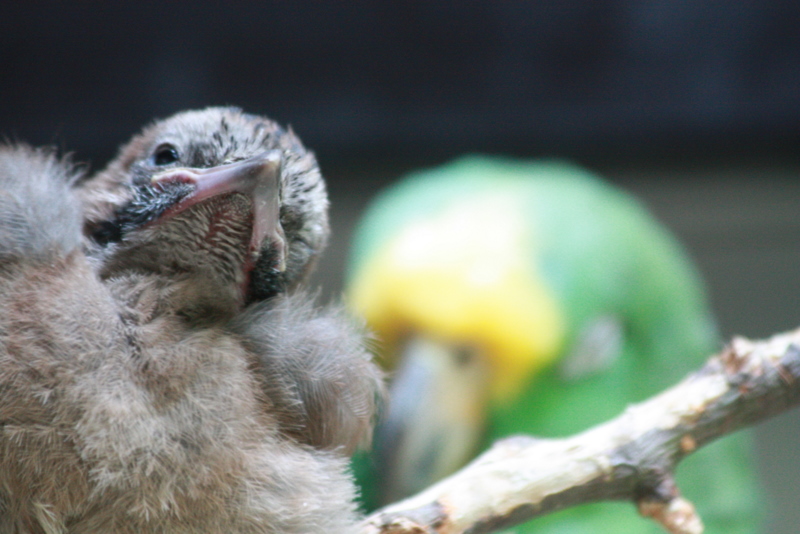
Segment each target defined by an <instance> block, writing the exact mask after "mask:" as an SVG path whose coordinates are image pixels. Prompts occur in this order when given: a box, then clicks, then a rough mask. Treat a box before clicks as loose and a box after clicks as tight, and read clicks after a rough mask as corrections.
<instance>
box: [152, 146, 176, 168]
mask: <svg viewBox="0 0 800 534" xmlns="http://www.w3.org/2000/svg"><path fill="white" fill-rule="evenodd" d="M176 161H178V149H177V148H175V147H174V146H172V145H170V144H163V145H159V146H158V148H156V151H155V152H153V164H154V165H158V166H161V165H169V164H170V163H175V162H176Z"/></svg>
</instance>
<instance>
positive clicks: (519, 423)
mask: <svg viewBox="0 0 800 534" xmlns="http://www.w3.org/2000/svg"><path fill="white" fill-rule="evenodd" d="M346 293H347V298H348V300H349V302H350V304H351V306H352V307H353V308H354V309H355V310H356V311H357V312H358V313H360V314H361V315H363V316H364V317H365V319H366V321H367V323H368V325H369V326H370V327H371V328H372V329H373V330H374V332H375V333H376V336H377V338H378V349H377V350H378V352H379V357H380V359H381V361H382V363H383V364H384V365H385V366H386V368H387V369H389V370H390V376H391V377H392V384H391V391H390V402H389V408H388V409H387V411H386V413H385V414H384V417H383V421H382V422H381V423H380V425H379V427H378V430H377V433H376V441H375V445H374V448H373V450H372V451H371V452H370V453H369V454H368V455H364V456H361V457H356V458H355V459H354V463H353V465H354V471H355V472H356V477H357V479H359V482H360V484H361V487H362V495H363V502H364V507H365V508H366V509H367V510H369V509H373V508H375V507H377V506H379V505H382V504H387V503H389V502H393V501H396V500H398V499H400V498H402V497H405V496H408V495H410V494H413V493H415V492H417V491H419V490H421V489H423V488H425V487H427V486H429V485H430V484H431V483H433V482H435V481H436V480H438V479H440V478H442V477H444V476H446V475H448V474H450V473H451V472H453V471H455V470H456V469H458V468H459V467H461V466H463V465H464V464H466V463H467V462H468V461H469V460H470V459H471V458H473V457H474V456H475V455H476V454H477V453H478V452H480V451H481V450H482V449H484V448H485V447H487V446H488V445H490V444H491V443H492V442H493V441H495V440H497V439H498V438H502V437H504V436H509V435H513V434H529V435H534V436H538V437H560V436H567V435H570V434H574V433H577V432H580V431H583V430H585V429H587V428H589V427H591V426H593V425H596V424H598V423H601V422H603V421H606V420H608V419H610V418H612V417H614V416H616V415H618V414H619V413H621V412H622V411H623V410H624V409H625V407H626V406H627V405H629V404H631V403H634V402H637V401H641V400H644V399H645V398H647V397H649V396H651V395H653V394H655V393H657V392H659V391H660V390H662V389H665V388H667V387H669V386H671V385H673V384H675V383H677V382H678V381H679V380H680V379H681V378H683V377H684V376H685V375H686V374H687V373H689V372H690V371H692V370H694V369H696V368H698V367H699V366H700V365H701V364H702V363H703V362H704V361H705V359H706V358H708V357H709V356H710V355H711V354H713V353H714V352H716V351H718V350H719V349H720V348H721V347H722V345H721V343H720V340H719V338H718V334H717V331H716V326H715V322H714V319H713V316H712V313H711V312H710V310H709V306H708V303H707V301H706V296H705V293H704V289H703V286H702V283H701V280H700V277H699V276H698V273H697V271H696V270H695V268H694V267H693V265H692V264H691V262H690V261H689V259H688V258H687V255H686V253H685V252H684V251H683V250H682V248H681V247H680V246H679V244H678V243H677V241H676V240H675V239H674V238H673V237H672V236H671V235H670V234H669V232H668V231H667V230H666V229H665V228H664V227H663V226H661V225H660V224H659V223H658V222H657V221H656V220H654V218H653V217H652V216H651V215H650V214H649V213H648V212H647V210H646V209H645V208H644V207H643V206H642V204H640V203H639V202H638V201H637V200H636V199H635V198H633V197H632V196H631V195H629V194H627V193H625V192H623V191H620V190H619V189H617V188H615V187H613V186H611V185H609V184H608V183H606V182H604V181H602V180H601V179H599V178H597V177H596V176H594V175H592V174H591V173H589V172H587V171H585V170H583V169H581V168H579V167H576V166H574V165H571V164H568V163H564V162H558V161H541V162H527V161H518V160H513V159H505V158H499V157H486V156H468V157H463V158H461V159H458V160H456V161H454V162H452V163H450V164H447V165H445V166H443V167H440V168H435V169H431V170H426V171H421V172H417V173H414V174H412V175H410V176H408V177H407V178H406V179H404V180H401V181H400V182H399V183H397V184H396V185H394V186H393V187H390V188H389V189H388V190H387V191H385V192H383V193H382V194H381V195H379V196H378V198H377V199H375V200H374V201H373V202H372V204H371V206H370V207H369V208H368V210H367V212H366V214H365V216H364V217H363V219H362V220H361V222H360V224H359V226H358V227H357V230H356V233H355V237H354V242H353V248H352V255H351V258H350V264H349V267H348V281H347V289H346ZM749 438H750V436H749V435H748V434H747V433H739V434H737V435H734V436H731V437H728V438H726V439H723V440H720V441H718V442H715V443H713V444H711V445H710V446H708V447H706V448H704V449H701V450H700V451H698V452H697V453H695V454H693V455H691V456H690V457H689V458H687V459H686V460H685V461H684V462H682V463H681V465H680V467H679V470H678V483H679V487H680V489H681V490H682V492H683V494H684V495H685V496H686V497H687V498H688V499H690V500H691V501H692V502H693V503H695V505H696V507H697V508H698V511H699V513H700V515H701V517H702V518H703V520H704V522H705V524H706V532H707V533H711V534H716V533H719V534H723V533H724V534H732V533H734V534H735V533H753V532H758V531H759V525H760V523H761V519H762V510H763V502H762V500H761V495H760V490H759V484H758V482H757V477H756V476H755V473H754V467H753V459H752V458H751V452H750V443H749ZM513 531H514V532H520V533H522V532H537V533H573V532H574V533H582V532H592V533H595V532H596V533H604V532H608V533H614V534H627V533H637V534H639V533H650V532H653V533H658V532H662V530H661V529H660V527H658V526H656V525H655V523H653V522H651V521H650V520H647V519H644V518H642V517H640V516H639V515H638V513H637V512H636V510H635V508H634V507H633V506H632V505H631V504H630V503H623V502H618V503H596V504H590V505H585V506H581V507H577V508H573V509H570V510H565V511H562V512H558V513H556V514H553V515H550V516H546V517H543V518H539V519H535V520H533V521H530V522H528V523H526V524H525V525H521V526H519V527H517V528H515V529H514V530H513Z"/></svg>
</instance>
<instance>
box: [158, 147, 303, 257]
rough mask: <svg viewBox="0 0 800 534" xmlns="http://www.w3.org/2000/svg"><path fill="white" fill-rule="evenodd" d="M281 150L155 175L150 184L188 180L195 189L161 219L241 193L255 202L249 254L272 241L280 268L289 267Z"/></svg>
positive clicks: (257, 251) (256, 253)
mask: <svg viewBox="0 0 800 534" xmlns="http://www.w3.org/2000/svg"><path fill="white" fill-rule="evenodd" d="M281 159H282V156H281V152H280V151H279V150H271V151H267V152H263V153H261V154H258V155H256V156H253V157H251V158H249V159H246V160H244V161H237V162H236V163H230V164H227V165H220V166H218V167H211V168H209V169H191V168H179V169H171V170H169V171H167V172H164V173H161V174H157V175H155V176H153V178H152V180H151V183H152V184H153V185H158V184H170V183H185V184H190V185H192V186H194V190H193V191H192V192H191V193H190V194H189V195H187V196H186V197H184V198H183V199H181V200H180V201H179V202H178V203H177V204H175V205H174V206H172V207H170V208H169V209H168V210H167V211H166V212H165V213H164V214H163V215H162V216H161V217H160V218H164V217H171V216H174V215H177V214H178V213H181V212H183V211H185V210H187V209H189V208H191V207H192V206H194V205H196V204H199V203H200V202H203V201H204V200H207V199H210V198H213V197H216V196H219V195H223V194H226V193H241V194H244V195H246V196H248V197H249V198H250V199H252V202H253V234H252V236H251V238H250V247H249V253H250V255H251V257H252V258H253V260H255V259H257V258H258V255H259V254H260V252H261V250H262V248H263V247H262V244H263V243H264V241H265V240H269V242H270V244H272V245H273V247H274V248H273V250H276V251H277V260H278V261H277V265H278V267H277V268H278V270H280V271H284V270H285V269H286V250H287V245H286V236H285V235H284V232H283V227H282V226H281V223H280V205H281V192H282V188H281Z"/></svg>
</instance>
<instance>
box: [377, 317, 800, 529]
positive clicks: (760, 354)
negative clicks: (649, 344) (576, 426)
mask: <svg viewBox="0 0 800 534" xmlns="http://www.w3.org/2000/svg"><path fill="white" fill-rule="evenodd" d="M797 404H800V329H798V330H795V331H793V332H790V333H786V334H779V335H776V336H774V337H772V338H770V339H767V340H763V341H758V342H753V341H749V340H747V339H744V338H734V339H733V341H732V342H731V344H730V346H729V347H728V348H726V349H725V350H723V351H722V352H721V353H720V354H718V355H716V356H714V357H712V358H711V359H710V360H709V361H708V362H707V363H706V365H705V366H704V367H703V368H701V369H700V370H699V371H697V372H695V373H693V374H691V375H689V376H688V377H687V378H685V379H684V380H683V381H682V382H680V383H679V384H677V385H676V386H674V387H672V388H670V389H668V390H666V391H664V392H663V393H661V394H659V395H657V396H655V397H652V398H651V399H649V400H647V401H645V402H642V403H640V404H636V405H633V406H630V407H629V408H628V409H627V410H625V412H623V413H622V414H621V415H619V416H618V417H616V418H615V419H612V420H611V421H608V422H606V423H604V424H601V425H599V426H596V427H594V428H592V429H589V430H587V431H586V432H583V433H581V434H577V435H575V436H572V437H569V438H565V439H552V440H551V439H548V440H542V439H536V438H532V437H525V436H520V437H513V438H508V439H504V440H501V441H498V442H497V443H495V444H494V445H493V446H492V447H491V448H490V449H489V450H488V451H486V452H485V453H484V454H482V455H481V456H479V457H478V458H477V459H475V460H474V461H473V462H472V463H471V464H469V465H468V466H466V467H465V468H463V469H462V470H461V471H459V472H457V473H455V474H454V475H452V476H450V477H448V478H446V479H444V480H442V481H440V482H438V483H437V484H435V485H433V486H431V487H430V488H428V489H426V490H425V491H423V492H421V493H419V494H417V495H415V496H413V497H411V498H409V499H406V500H404V501H401V502H399V503H396V504H392V505H390V506H387V507H386V508H383V509H381V510H379V511H377V512H375V513H374V514H372V515H371V516H369V517H368V518H367V519H366V520H365V521H364V523H363V525H362V527H363V528H362V529H361V532H362V534H433V533H436V534H455V533H461V532H469V533H470V534H478V533H487V532H494V531H497V530H500V529H503V528H507V527H510V526H512V525H515V524H518V523H522V522H524V521H527V520H529V519H532V518H534V517H538V516H542V515H545V514H548V513H552V512H555V511H557V510H561V509H564V508H568V507H571V506H575V505H578V504H583V503H589V502H597V501H605V500H630V501H632V502H634V503H636V504H637V506H638V508H639V512H640V513H641V514H642V515H645V516H647V517H651V518H653V519H654V520H656V521H658V522H659V523H660V524H661V525H662V526H663V527H664V528H665V529H666V530H667V531H668V532H670V533H673V534H695V533H700V532H702V530H703V527H702V522H701V521H700V518H699V517H698V515H697V514H696V513H695V510H694V507H693V506H692V504H691V503H689V502H688V501H686V500H685V499H683V498H682V497H681V496H680V493H679V491H678V489H677V487H676V485H675V481H674V478H673V473H674V470H675V467H676V465H677V464H678V462H680V461H681V460H682V459H683V458H684V457H686V456H687V455H689V454H691V453H692V452H693V451H695V450H697V449H698V448H700V447H702V446H703V445H706V444H707V443H709V442H711V441H713V440H715V439H717V438H719V437H721V436H723V435H725V434H729V433H731V432H734V431H736V430H739V429H741V428H743V427H746V426H749V425H752V424H755V423H758V422H761V421H764V420H765V419H767V418H769V417H771V416H773V415H776V414H778V413H780V412H782V411H784V410H786V409H788V408H790V407H792V406H795V405H797Z"/></svg>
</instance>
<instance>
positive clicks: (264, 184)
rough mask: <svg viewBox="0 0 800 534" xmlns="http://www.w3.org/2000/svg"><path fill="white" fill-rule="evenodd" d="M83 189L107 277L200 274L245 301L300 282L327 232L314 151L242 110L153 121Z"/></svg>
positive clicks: (92, 245)
mask: <svg viewBox="0 0 800 534" xmlns="http://www.w3.org/2000/svg"><path fill="white" fill-rule="evenodd" d="M80 191H81V194H82V197H83V200H84V204H85V214H86V216H85V230H86V235H87V237H88V242H89V249H90V251H91V253H92V254H93V256H95V257H98V258H100V259H101V268H100V274H101V276H102V277H105V278H108V277H114V276H120V275H122V274H126V273H129V272H136V273H151V272H155V273H159V274H164V275H168V276H184V277H187V276H188V277H191V276H199V277H201V278H202V279H204V284H206V285H207V286H208V287H209V288H210V289H213V290H214V291H215V293H216V294H218V295H220V296H221V297H220V298H222V296H224V295H226V294H230V295H231V296H232V297H233V298H234V300H238V301H239V302H240V303H242V304H246V303H248V302H251V301H256V300H263V299H266V298H269V297H271V296H273V295H275V294H277V293H280V292H283V291H286V290H290V289H292V288H293V287H295V286H296V285H298V284H299V283H301V282H302V281H303V280H304V278H305V277H306V274H307V273H308V272H309V271H310V269H311V267H312V266H313V264H314V263H315V260H316V258H317V257H318V255H319V254H320V252H321V250H322V248H323V247H324V245H325V242H326V240H327V235H328V218H327V208H328V201H327V195H326V191H325V185H324V182H323V179H322V176H321V175H320V172H319V168H318V166H317V163H316V160H315V158H314V156H313V154H312V153H311V152H309V151H307V150H306V149H305V148H304V147H303V145H302V144H301V143H300V140H299V139H298V138H297V137H296V136H295V135H294V133H293V132H291V131H286V130H284V129H282V128H281V127H280V126H278V125H277V124H276V123H274V122H272V121H270V120H268V119H265V118H263V117H258V116H255V115H249V114H246V113H243V112H242V111H241V110H239V109H236V108H207V109H204V110H200V111H188V112H183V113H179V114H177V115H174V116H173V117H171V118H168V119H165V120H162V121H158V122H155V123H154V124H152V125H150V126H149V127H147V128H146V129H145V130H144V131H143V132H142V133H141V134H139V135H137V136H135V137H134V138H133V139H132V140H131V141H130V142H129V143H128V144H127V145H125V146H123V147H122V149H121V150H120V153H119V155H118V157H117V158H116V159H115V160H113V161H112V162H111V163H110V164H109V165H108V167H107V168H106V169H105V170H103V171H101V172H99V173H98V174H97V175H96V176H94V177H93V178H91V179H90V180H87V181H86V182H85V183H84V184H82V187H81V189H80Z"/></svg>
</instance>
